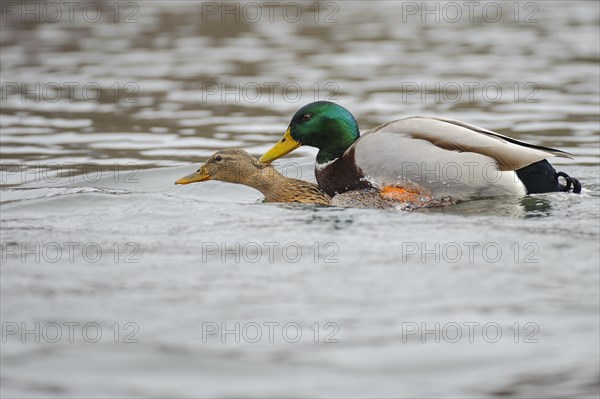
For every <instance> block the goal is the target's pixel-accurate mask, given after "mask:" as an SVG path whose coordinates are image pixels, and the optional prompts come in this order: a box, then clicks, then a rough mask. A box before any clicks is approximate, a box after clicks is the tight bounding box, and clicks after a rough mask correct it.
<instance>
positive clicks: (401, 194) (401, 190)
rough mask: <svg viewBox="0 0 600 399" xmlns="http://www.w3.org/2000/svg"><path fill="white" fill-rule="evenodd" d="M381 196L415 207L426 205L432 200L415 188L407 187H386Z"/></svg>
mask: <svg viewBox="0 0 600 399" xmlns="http://www.w3.org/2000/svg"><path fill="white" fill-rule="evenodd" d="M380 194H381V197H382V198H385V199H388V200H392V201H397V202H405V203H406V202H408V203H411V204H415V205H419V204H424V203H425V202H427V201H429V200H430V199H431V197H430V196H429V195H424V194H421V193H420V192H418V191H417V190H415V189H413V188H406V187H394V186H385V187H383V188H382V189H381V191H380Z"/></svg>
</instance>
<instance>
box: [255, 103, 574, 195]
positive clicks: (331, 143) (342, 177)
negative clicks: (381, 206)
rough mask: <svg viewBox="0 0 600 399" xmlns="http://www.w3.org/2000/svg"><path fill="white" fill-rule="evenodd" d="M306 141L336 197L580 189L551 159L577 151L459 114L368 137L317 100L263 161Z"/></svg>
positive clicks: (383, 128)
mask: <svg viewBox="0 0 600 399" xmlns="http://www.w3.org/2000/svg"><path fill="white" fill-rule="evenodd" d="M301 145H308V146H311V147H317V148H318V149H319V152H318V154H317V163H316V166H315V173H316V178H317V182H318V183H319V186H320V187H321V188H322V189H323V191H325V192H326V193H327V194H329V195H335V194H336V193H343V192H346V191H348V190H357V189H358V190H360V189H368V188H372V187H375V188H378V189H380V190H382V191H387V192H388V194H390V195H392V196H394V195H395V197H396V199H401V198H402V197H403V196H405V194H406V192H407V191H408V193H409V194H411V195H412V194H414V193H415V192H417V193H419V194H421V195H427V196H431V197H433V198H442V197H451V198H453V199H454V200H469V199H475V198H482V197H494V196H500V195H519V196H521V195H525V194H533V193H545V192H552V191H570V190H571V189H572V191H573V192H575V193H579V192H580V191H581V185H580V184H579V181H577V179H574V178H571V177H569V176H567V175H566V174H564V173H562V172H558V173H557V172H556V171H555V170H554V168H553V167H552V166H551V165H550V164H549V163H548V161H546V158H549V157H553V156H557V157H563V158H570V157H571V156H570V154H568V153H566V152H563V151H560V150H555V149H552V148H547V147H542V146H537V145H532V144H527V143H524V142H521V141H518V140H515V139H512V138H510V137H507V136H503V135H501V134H499V133H495V132H492V131H490V130H487V129H483V128H480V127H477V126H473V125H468V124H466V123H463V122H459V121H455V120H452V119H443V118H435V117H422V116H415V117H409V118H404V119H399V120H396V121H393V122H389V123H385V124H383V125H379V126H377V127H375V128H373V129H371V130H369V131H368V132H366V133H364V134H363V135H362V136H361V135H360V133H359V130H358V125H357V123H356V120H355V119H354V117H353V116H352V114H351V113H350V112H349V111H348V110H347V109H345V108H343V107H341V106H339V105H337V104H334V103H331V102H328V101H318V102H314V103H311V104H308V105H306V106H304V107H302V108H301V109H300V110H299V111H298V112H296V114H295V115H294V117H293V118H292V121H291V122H290V125H289V127H288V129H287V131H286V133H285V134H284V136H283V137H282V138H281V140H279V142H277V144H275V145H274V146H273V147H272V148H271V149H270V150H269V151H267V152H266V153H265V154H264V155H263V156H262V157H261V158H260V161H261V162H266V163H269V162H272V161H274V160H275V159H277V158H280V157H282V156H284V155H285V154H287V153H289V152H291V151H293V150H295V149H296V148H298V147H299V146H301ZM559 177H563V178H564V179H565V181H566V185H562V184H560V183H559V180H558V178H559Z"/></svg>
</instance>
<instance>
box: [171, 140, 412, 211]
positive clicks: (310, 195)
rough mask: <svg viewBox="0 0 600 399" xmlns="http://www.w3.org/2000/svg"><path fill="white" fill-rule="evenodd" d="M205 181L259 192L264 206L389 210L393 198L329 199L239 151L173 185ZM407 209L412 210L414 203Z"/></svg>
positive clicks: (366, 194) (360, 193) (363, 193)
mask: <svg viewBox="0 0 600 399" xmlns="http://www.w3.org/2000/svg"><path fill="white" fill-rule="evenodd" d="M207 180H220V181H224V182H229V183H237V184H243V185H245V186H249V187H252V188H254V189H256V190H258V191H260V192H261V193H262V194H263V195H264V196H265V200H266V201H267V202H300V203H306V204H318V205H333V206H340V207H352V208H391V207H392V206H393V205H395V204H396V202H395V201H394V199H393V198H391V197H386V195H385V193H382V194H380V193H379V191H377V190H356V191H349V192H346V193H344V194H340V195H336V196H335V197H334V198H333V199H332V198H331V197H330V196H329V195H327V194H325V193H324V192H323V191H322V190H321V189H320V188H319V186H317V185H316V184H314V183H310V182H307V181H303V180H298V179H292V178H289V177H286V176H283V175H282V174H281V173H279V172H278V171H277V170H275V168H274V167H272V166H270V165H267V164H264V163H260V162H259V161H258V159H256V158H254V157H253V156H252V155H250V154H248V153H247V152H246V151H244V150H242V149H239V148H229V149H225V150H221V151H218V152H216V153H214V154H213V155H212V156H211V157H210V158H208V160H207V161H206V163H204V165H202V166H201V167H200V169H198V170H197V171H196V172H194V173H192V174H191V175H188V176H185V177H182V178H181V179H179V180H177V181H176V182H175V184H189V183H195V182H201V181H207ZM409 205H412V206H414V205H415V204H414V203H411V204H409Z"/></svg>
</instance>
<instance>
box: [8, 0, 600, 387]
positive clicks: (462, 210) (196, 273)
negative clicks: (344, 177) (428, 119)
mask: <svg viewBox="0 0 600 399" xmlns="http://www.w3.org/2000/svg"><path fill="white" fill-rule="evenodd" d="M492 3H493V4H496V5H498V6H499V7H500V8H501V10H502V15H501V16H500V18H499V19H498V21H496V22H494V13H493V12H494V10H493V9H488V10H487V12H488V13H487V14H482V9H483V5H477V6H476V7H475V8H474V11H473V18H472V19H471V18H469V16H468V14H467V12H468V9H467V8H466V7H462V8H461V11H462V13H463V15H462V16H461V17H458V16H457V15H456V14H455V13H454V11H453V10H451V9H447V8H442V5H441V3H439V4H438V3H434V2H430V3H429V5H430V7H431V9H433V10H434V11H433V14H425V13H424V12H423V10H422V9H420V8H419V4H421V3H420V2H399V1H398V2H395V1H383V2H358V1H348V2H326V1H323V2H321V3H320V6H319V7H318V8H317V6H316V5H315V4H316V3H314V2H312V3H311V2H305V3H289V6H288V7H283V3H282V5H280V6H268V5H267V6H265V5H264V4H263V3H260V2H259V3H252V5H251V6H248V4H249V3H234V2H232V3H230V7H232V8H231V9H230V10H233V11H232V14H227V13H226V12H225V11H226V9H225V6H224V5H223V4H221V3H214V2H210V3H200V2H192V1H188V2H166V1H165V2H160V1H144V2H141V1H140V2H137V3H134V2H122V3H113V2H106V3H104V2H92V3H84V2H82V4H81V5H79V6H77V7H76V8H74V9H73V14H72V18H70V17H69V13H68V10H67V9H66V8H63V10H62V12H63V14H62V19H60V21H58V22H54V21H48V20H47V19H48V18H54V14H53V13H52V12H53V10H46V11H43V10H44V8H43V5H44V4H46V3H28V4H29V6H30V7H31V8H30V10H34V11H33V12H34V13H35V12H37V13H38V17H39V16H40V15H41V18H38V19H39V21H37V22H36V21H35V20H34V16H31V15H30V16H29V19H28V18H27V17H26V16H24V11H23V9H22V8H19V7H21V6H22V3H17V2H12V3H10V2H8V3H7V2H3V8H2V15H1V18H2V25H1V31H0V32H1V38H0V43H1V57H0V66H1V72H0V78H1V82H2V102H1V105H2V110H1V115H0V138H1V148H0V154H1V157H2V160H1V164H2V165H1V166H2V168H1V169H2V174H1V178H2V181H1V185H2V189H1V192H0V193H1V205H0V209H1V213H2V215H1V219H2V221H1V228H2V240H1V241H2V266H1V269H0V271H1V289H2V292H1V299H2V302H1V303H2V305H1V315H2V353H1V364H2V369H1V374H0V375H1V377H2V388H1V389H2V396H3V397H112V396H118V397H138V396H176V397H197V396H202V397H214V396H328V397H331V396H388V397H425V396H427V397H431V396H445V397H449V396H451V397H468V396H473V397H481V396H521V397H540V396H542V397H598V394H599V373H600V365H599V361H600V359H599V356H600V351H599V347H598V346H599V344H598V342H599V324H600V323H599V316H598V315H599V310H600V309H599V308H600V302H599V301H600V297H599V283H600V282H599V264H600V255H599V244H598V242H599V237H600V222H599V220H600V202H599V199H600V182H599V178H598V175H599V158H600V154H599V131H600V129H599V106H600V101H599V87H600V77H599V69H598V56H599V54H598V53H599V5H598V3H597V2H592V1H590V2H569V4H568V5H567V4H562V3H561V2H556V1H544V2H522V3H516V2H515V3H512V2H511V3H509V2H505V3H499V2H496V3H494V2H492ZM55 4H58V3H55ZM84 4H92V5H91V6H89V7H88V8H87V12H88V14H82V13H83V10H84V7H85V6H84ZM236 4H237V5H236ZM254 4H258V5H261V4H262V5H263V7H262V9H261V10H262V11H261V14H260V17H258V14H255V13H254V12H255V11H256V10H257V9H256V7H255V6H254ZM435 4H438V5H437V7H439V8H438V9H436V8H435V7H436V6H435ZM458 4H461V3H460V2H458ZM477 4H479V3H477ZM9 5H10V6H9ZM36 5H37V6H38V7H41V8H37V9H36V8H35V7H36ZM115 7H116V8H115ZM236 7H237V8H236ZM511 7H512V8H511ZM96 8H97V9H98V10H100V18H99V20H98V21H93V19H94V18H95V17H94V15H93V13H92V11H93V10H95V9H96ZM116 9H118V10H119V13H118V14H115V12H116V11H115V10H116ZM269 9H270V10H271V14H269ZM35 10H37V11H35ZM298 10H300V13H301V15H299V18H297V17H296V16H297V15H298ZM317 10H318V11H317ZM436 10H437V11H436ZM92 17H94V18H92ZM236 17H238V20H237V21H236V19H235V18H236ZM44 18H46V20H44ZM422 18H425V22H422ZM435 18H438V20H439V22H436V21H435ZM295 19H298V21H295ZM115 20H116V21H117V22H115ZM23 85H25V86H23ZM315 99H321V100H323V99H328V100H332V101H337V102H338V103H339V104H341V105H343V106H345V107H347V108H348V109H350V110H351V111H352V112H353V114H354V115H355V116H356V118H357V119H358V121H359V124H360V126H361V128H362V129H367V128H370V127H372V126H375V125H377V124H379V123H383V122H386V121H390V120H393V119H395V118H400V117H403V116H409V115H417V114H431V115H438V116H445V117H450V118H455V119H459V120H463V121H465V122H468V123H472V124H476V125H480V126H484V127H487V128H489V129H493V130H496V131H498V132H500V133H503V134H507V135H509V136H512V137H515V138H518V139H522V140H525V141H528V142H531V143H533V144H540V145H547V146H551V147H556V148H560V149H563V150H565V151H569V152H570V153H572V154H573V156H574V159H573V160H568V159H556V160H554V159H553V160H552V163H553V165H555V166H556V168H557V169H560V170H564V171H565V172H567V173H569V174H570V175H572V176H575V177H577V178H579V179H580V181H581V182H582V184H583V187H584V190H583V193H582V194H581V195H570V194H564V193H553V194H545V195H535V196H530V197H525V198H499V199H494V200H481V201H473V202H467V203H462V204H459V205H456V206H449V207H446V208H443V209H429V210H421V211H416V212H399V211H380V210H359V209H339V208H324V207H313V206H299V205H289V204H264V203H262V202H261V198H262V196H261V195H260V193H258V192H256V191H253V190H252V189H250V188H247V187H242V186H235V185H227V184H225V183H220V182H207V183H202V184H192V185H188V186H175V185H174V184H173V183H174V181H175V180H176V179H177V178H179V177H182V176H183V175H185V174H187V173H190V172H191V171H193V170H195V168H197V165H198V163H199V162H201V161H204V160H205V159H206V158H207V156H208V155H210V154H212V153H213V152H214V151H216V150H218V149H221V148H226V147H233V146H235V147H242V148H245V149H247V150H248V151H249V152H251V153H252V154H254V155H260V154H262V153H263V152H264V151H265V150H266V149H268V148H269V147H270V146H271V144H272V143H274V142H275V141H276V140H277V139H278V138H279V137H280V135H281V134H282V133H283V132H284V130H285V128H286V126H287V123H288V122H289V119H290V118H291V116H292V115H293V113H294V112H295V111H296V110H297V109H298V108H299V107H300V106H302V105H304V104H305V103H308V102H311V101H314V100H315ZM314 155H315V151H314V150H312V149H305V148H304V147H303V148H301V149H299V150H298V151H296V152H294V153H293V154H290V155H289V156H287V157H286V158H284V159H282V160H280V161H279V162H278V164H277V165H278V167H279V168H280V170H282V171H283V172H284V173H285V174H287V175H289V176H292V177H299V178H302V179H306V180H312V181H314V176H313V172H312V164H313V160H314ZM99 251H100V252H99ZM36 323H37V324H36ZM115 323H117V324H115ZM236 323H237V324H236ZM69 326H70V327H69ZM236 329H237V331H236ZM25 330H27V331H25ZM36 331H38V332H36ZM57 333H60V334H61V335H60V336H58V335H57ZM99 333H101V336H100V335H99ZM257 333H258V334H257ZM300 334H301V335H300ZM36 341H38V342H36Z"/></svg>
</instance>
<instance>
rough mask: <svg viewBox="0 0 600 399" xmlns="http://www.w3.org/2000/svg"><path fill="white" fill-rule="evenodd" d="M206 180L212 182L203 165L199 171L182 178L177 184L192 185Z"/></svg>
mask: <svg viewBox="0 0 600 399" xmlns="http://www.w3.org/2000/svg"><path fill="white" fill-rule="evenodd" d="M206 180H210V175H209V174H208V173H207V172H206V166H204V165H202V167H201V168H200V169H199V170H198V171H196V172H194V173H192V174H190V175H187V176H185V177H182V178H181V179H179V180H177V181H176V182H175V184H190V183H196V182H199V181H206Z"/></svg>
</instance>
